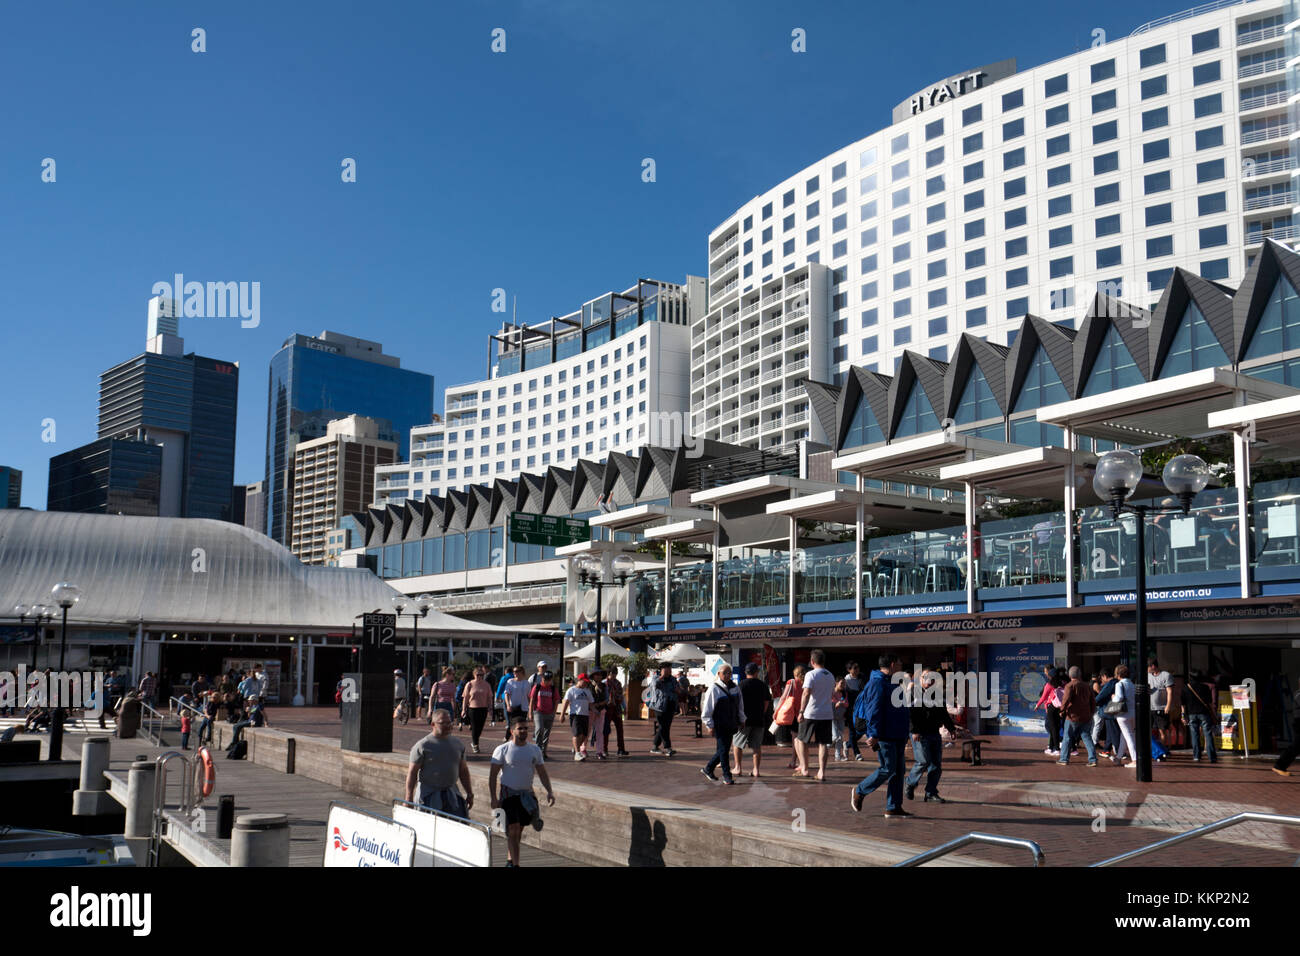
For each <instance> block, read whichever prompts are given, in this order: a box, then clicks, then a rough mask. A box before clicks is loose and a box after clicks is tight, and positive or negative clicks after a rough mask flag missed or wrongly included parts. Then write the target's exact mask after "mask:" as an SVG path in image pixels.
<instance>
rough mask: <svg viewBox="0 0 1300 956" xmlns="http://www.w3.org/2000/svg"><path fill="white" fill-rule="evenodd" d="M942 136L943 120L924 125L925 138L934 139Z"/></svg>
mask: <svg viewBox="0 0 1300 956" xmlns="http://www.w3.org/2000/svg"><path fill="white" fill-rule="evenodd" d="M942 135H943V120H942V119H937V120H935V121H934V122H933V123H926V124H925V138H926V139H927V140H929V139H934V138H935V137H936V136H942Z"/></svg>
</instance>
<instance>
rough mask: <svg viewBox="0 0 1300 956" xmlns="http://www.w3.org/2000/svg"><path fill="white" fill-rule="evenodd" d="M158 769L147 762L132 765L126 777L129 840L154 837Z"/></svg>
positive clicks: (127, 834) (127, 835)
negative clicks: (154, 800)
mask: <svg viewBox="0 0 1300 956" xmlns="http://www.w3.org/2000/svg"><path fill="white" fill-rule="evenodd" d="M157 773H158V768H157V767H156V766H155V765H154V764H153V763H152V762H151V761H146V760H141V761H137V762H136V763H133V764H131V772H130V773H129V774H127V777H126V832H125V834H124V835H125V836H126V837H127V838H128V839H129V838H132V837H134V838H138V839H148V838H149V837H152V836H153V789H154V780H155V779H156V777H157Z"/></svg>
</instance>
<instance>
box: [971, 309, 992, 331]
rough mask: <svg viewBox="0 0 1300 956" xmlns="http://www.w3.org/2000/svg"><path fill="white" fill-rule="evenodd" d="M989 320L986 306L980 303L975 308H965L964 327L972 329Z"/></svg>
mask: <svg viewBox="0 0 1300 956" xmlns="http://www.w3.org/2000/svg"><path fill="white" fill-rule="evenodd" d="M988 320H989V310H988V307H987V306H983V305H981V306H980V307H979V308H977V309H967V310H966V328H968V329H974V328H978V327H979V326H981V325H985V324H987V323H988Z"/></svg>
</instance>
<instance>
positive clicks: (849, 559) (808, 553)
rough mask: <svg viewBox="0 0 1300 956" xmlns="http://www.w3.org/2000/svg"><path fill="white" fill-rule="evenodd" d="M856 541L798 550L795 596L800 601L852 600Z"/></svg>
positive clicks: (854, 591) (803, 602)
mask: <svg viewBox="0 0 1300 956" xmlns="http://www.w3.org/2000/svg"><path fill="white" fill-rule="evenodd" d="M853 552H854V545H853V542H852V541H835V542H831V543H828V544H819V545H814V546H813V547H811V548H803V549H802V550H800V551H798V552H796V553H795V598H796V600H798V602H799V603H800V604H823V603H827V602H830V601H845V600H848V601H852V600H853V599H854V596H855V595H856V593H857V589H856V588H855V587H854V584H853V565H854V555H853Z"/></svg>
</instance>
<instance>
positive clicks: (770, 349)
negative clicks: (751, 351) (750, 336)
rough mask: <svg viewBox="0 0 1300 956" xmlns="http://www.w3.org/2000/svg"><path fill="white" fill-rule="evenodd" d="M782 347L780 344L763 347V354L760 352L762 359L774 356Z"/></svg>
mask: <svg viewBox="0 0 1300 956" xmlns="http://www.w3.org/2000/svg"><path fill="white" fill-rule="evenodd" d="M783 347H784V346H783V345H782V344H781V343H780V342H775V343H773V344H772V345H765V346H763V352H762V355H763V358H767V357H768V356H769V355H776V354H777V353H778V352H780V351H781V349H782V348H783Z"/></svg>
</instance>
